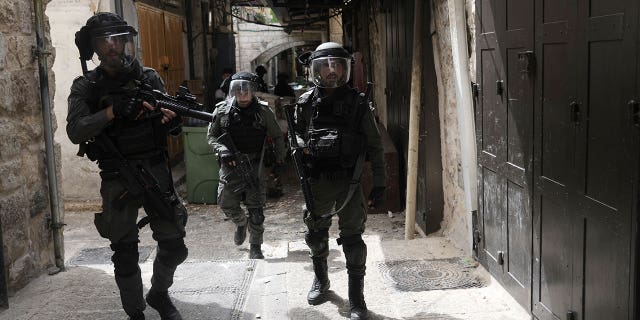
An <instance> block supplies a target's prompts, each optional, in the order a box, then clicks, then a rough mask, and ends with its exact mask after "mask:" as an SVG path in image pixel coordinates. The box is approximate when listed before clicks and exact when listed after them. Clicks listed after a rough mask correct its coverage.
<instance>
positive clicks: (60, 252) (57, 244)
mask: <svg viewBox="0 0 640 320" xmlns="http://www.w3.org/2000/svg"><path fill="white" fill-rule="evenodd" d="M33 5H34V10H35V16H36V45H37V46H36V53H37V55H38V73H39V78H40V100H41V102H42V118H43V125H44V144H45V149H46V157H47V158H46V162H47V178H48V181H49V205H50V207H51V224H50V227H51V229H52V230H53V250H54V255H55V263H56V267H58V269H59V270H58V271H64V269H65V268H64V245H63V242H62V240H63V239H62V228H63V226H64V224H63V223H62V222H61V217H60V202H59V198H58V178H57V174H56V155H55V151H54V149H53V126H52V122H51V99H50V98H49V71H48V68H47V56H48V55H50V54H51V52H49V51H47V50H46V48H45V33H44V10H43V5H42V0H33Z"/></svg>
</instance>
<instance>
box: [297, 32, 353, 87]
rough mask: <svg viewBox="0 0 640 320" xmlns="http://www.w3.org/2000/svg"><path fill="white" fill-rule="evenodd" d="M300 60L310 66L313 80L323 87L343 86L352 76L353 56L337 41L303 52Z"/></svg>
mask: <svg viewBox="0 0 640 320" xmlns="http://www.w3.org/2000/svg"><path fill="white" fill-rule="evenodd" d="M299 61H300V62H302V64H304V65H307V66H309V68H310V75H311V80H312V81H313V83H314V84H315V85H316V86H318V87H321V88H337V87H341V86H343V85H345V84H346V83H347V81H349V77H350V76H351V63H352V62H353V58H352V57H351V55H350V54H349V52H347V50H345V49H344V48H343V47H342V46H341V45H339V44H337V43H335V42H325V43H323V44H321V45H319V46H318V47H317V48H316V50H315V51H313V52H308V53H306V54H303V55H302V56H301V57H300V58H299Z"/></svg>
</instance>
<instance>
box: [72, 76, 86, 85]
mask: <svg viewBox="0 0 640 320" xmlns="http://www.w3.org/2000/svg"><path fill="white" fill-rule="evenodd" d="M84 79H86V78H85V77H84V76H77V77H76V78H75V79H73V83H76V82H78V81H80V80H84Z"/></svg>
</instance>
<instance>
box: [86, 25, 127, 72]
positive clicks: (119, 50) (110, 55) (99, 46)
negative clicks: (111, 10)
mask: <svg viewBox="0 0 640 320" xmlns="http://www.w3.org/2000/svg"><path fill="white" fill-rule="evenodd" d="M91 45H92V46H93V52H94V54H93V57H92V58H91V61H93V63H94V64H95V65H96V66H98V65H102V66H103V67H105V68H110V69H114V70H120V69H127V68H129V67H130V66H131V64H132V63H133V61H134V60H135V59H136V48H137V47H138V46H137V43H136V35H135V34H133V33H131V32H129V31H125V32H116V33H112V34H103V35H96V36H94V37H93V39H92V40H91Z"/></svg>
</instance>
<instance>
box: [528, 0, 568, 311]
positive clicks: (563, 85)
mask: <svg viewBox="0 0 640 320" xmlns="http://www.w3.org/2000/svg"><path fill="white" fill-rule="evenodd" d="M572 2H573V1H572V0H537V1H536V11H535V16H536V22H535V23H536V40H537V41H536V50H535V52H536V57H537V68H536V73H537V75H538V76H537V81H536V97H538V99H536V106H535V115H536V116H535V129H534V131H535V133H536V134H535V142H534V145H535V148H534V149H535V151H534V154H535V155H534V159H535V161H534V172H535V179H534V185H535V186H534V187H535V189H534V190H535V191H534V201H533V216H534V238H533V252H534V259H533V314H534V315H536V316H537V317H538V318H539V319H564V318H565V315H566V312H567V310H569V308H570V306H571V300H572V298H571V293H572V290H571V288H572V271H573V269H572V262H571V259H572V252H573V251H575V248H574V247H573V240H572V239H573V236H572V234H571V230H572V219H571V215H570V211H569V208H568V195H569V187H570V184H571V182H570V180H571V174H570V173H571V170H572V166H573V156H574V142H575V131H574V125H573V123H572V122H571V117H570V111H571V110H570V109H571V108H575V104H573V103H572V101H573V100H575V92H576V87H575V86H576V81H577V80H576V76H575V72H574V71H573V70H574V69H575V66H574V61H575V60H574V59H570V57H571V52H573V49H572V48H573V47H575V35H574V34H575V32H572V33H570V32H569V30H575V27H574V26H575V9H574V8H575V4H574V3H572ZM570 35H572V36H573V38H570Z"/></svg>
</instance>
